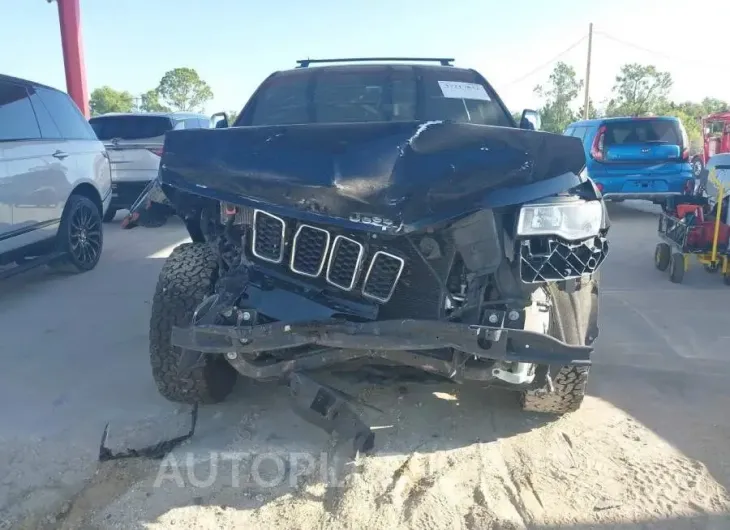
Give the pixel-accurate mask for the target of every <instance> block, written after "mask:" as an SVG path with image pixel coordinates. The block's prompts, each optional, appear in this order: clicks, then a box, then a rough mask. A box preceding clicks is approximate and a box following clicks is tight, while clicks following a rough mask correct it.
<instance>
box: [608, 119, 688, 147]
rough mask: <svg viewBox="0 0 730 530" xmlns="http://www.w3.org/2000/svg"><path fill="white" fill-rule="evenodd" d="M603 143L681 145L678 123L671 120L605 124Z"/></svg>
mask: <svg viewBox="0 0 730 530" xmlns="http://www.w3.org/2000/svg"><path fill="white" fill-rule="evenodd" d="M604 141H605V145H607V146H609V145H629V144H648V143H662V144H671V145H680V146H681V145H683V142H682V132H681V130H680V127H679V124H678V123H677V122H675V121H672V120H631V121H620V122H609V123H607V124H606V136H605V139H604Z"/></svg>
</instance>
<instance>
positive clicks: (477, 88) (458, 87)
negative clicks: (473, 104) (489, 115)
mask: <svg viewBox="0 0 730 530" xmlns="http://www.w3.org/2000/svg"><path fill="white" fill-rule="evenodd" d="M439 86H440V87H441V93H442V94H443V95H444V97H445V98H454V99H478V100H481V101H491V99H489V95H488V94H487V91H486V90H485V88H484V87H483V86H482V85H480V84H478V83H461V82H458V81H439Z"/></svg>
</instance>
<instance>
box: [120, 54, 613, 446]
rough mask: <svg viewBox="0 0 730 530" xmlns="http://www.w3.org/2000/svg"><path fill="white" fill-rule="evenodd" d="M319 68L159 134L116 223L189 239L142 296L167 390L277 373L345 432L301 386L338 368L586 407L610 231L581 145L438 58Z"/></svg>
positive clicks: (340, 401)
mask: <svg viewBox="0 0 730 530" xmlns="http://www.w3.org/2000/svg"><path fill="white" fill-rule="evenodd" d="M310 62H311V61H300V65H299V67H298V68H295V69H292V70H288V71H283V72H276V73H274V74H272V75H271V76H269V77H268V78H267V79H266V80H265V81H264V82H263V83H262V84H261V86H260V87H259V88H258V89H257V90H256V92H255V93H254V95H253V96H252V97H251V99H250V101H249V102H248V103H247V104H246V106H245V107H244V108H243V110H242V112H241V113H240V115H239V116H238V118H237V119H236V121H235V123H233V124H232V126H231V127H228V124H227V123H226V122H225V121H224V126H223V127H218V128H216V129H208V130H203V129H199V130H182V131H172V132H170V133H168V134H167V137H166V139H165V146H164V155H163V158H162V162H161V168H160V173H159V178H158V179H157V181H155V182H153V183H152V184H151V185H150V186H149V187H148V189H147V190H146V192H145V193H144V194H143V195H142V196H141V197H140V199H139V200H138V201H137V203H136V205H135V206H134V208H133V209H132V212H131V213H130V215H129V216H128V218H127V219H126V220H125V225H126V226H127V227H132V226H135V225H137V224H144V223H145V220H146V219H151V218H153V217H154V216H155V211H156V209H158V208H161V209H169V208H174V210H175V212H176V213H177V215H179V216H180V217H181V218H182V219H183V220H184V222H185V224H186V226H187V229H188V231H189V233H190V237H191V239H192V243H187V244H183V245H180V246H179V247H177V248H176V249H175V250H174V251H173V252H172V254H171V255H170V257H169V258H168V259H167V262H166V263H165V265H164V267H163V269H162V272H161V273H160V277H159V282H158V285H157V290H156V292H155V296H154V303H153V307H152V317H151V324H150V325H151V330H150V353H151V360H152V370H153V374H154V378H155V381H156V382H157V385H158V387H159V390H160V392H161V393H162V394H163V395H164V396H165V397H167V398H168V399H170V400H173V401H181V402H190V403H213V402H218V401H220V400H222V399H224V398H225V397H226V395H227V394H228V393H229V392H230V391H231V389H232V387H233V385H234V383H235V380H236V378H237V374H238V373H240V374H243V375H245V376H246V377H250V378H254V379H259V380H268V379H279V378H289V383H290V388H291V392H292V394H293V395H294V396H295V397H296V398H297V399H295V403H297V404H298V407H300V408H301V410H300V412H301V413H304V414H306V415H308V417H309V419H310V420H311V421H314V422H315V423H319V424H320V425H322V426H323V427H325V428H326V429H328V430H330V431H331V430H337V429H346V428H347V427H345V423H347V422H343V423H339V424H338V423H337V422H338V418H339V419H341V418H342V417H347V418H348V421H350V420H352V418H353V414H354V413H352V411H351V410H350V409H349V408H348V406H347V399H346V398H345V397H343V394H341V393H340V392H338V391H336V390H334V389H332V388H329V387H327V386H326V385H324V384H321V383H319V382H317V381H316V380H315V379H314V377H313V376H314V374H315V373H316V371H317V370H321V369H323V368H327V369H334V368H335V367H337V369H340V368H341V367H342V366H346V365H348V364H349V365H351V366H352V367H357V368H358V369H363V368H364V367H369V368H373V367H377V368H378V369H379V370H380V372H381V373H389V372H390V373H393V374H395V373H398V372H399V371H400V370H413V369H415V370H417V371H419V373H424V372H427V373H430V374H439V375H440V376H443V377H444V378H448V379H451V380H453V381H456V382H463V381H467V380H473V381H478V382H480V383H482V384H486V385H490V386H500V387H504V388H507V389H512V390H516V391H519V392H520V393H521V396H522V399H521V401H522V405H523V407H524V408H525V409H526V410H531V411H542V412H551V413H557V414H562V413H566V412H569V411H574V410H576V409H577V408H578V407H579V406H580V404H581V401H582V400H583V396H584V392H585V386H586V380H587V377H588V371H589V368H590V358H591V353H592V350H593V343H594V340H595V339H596V337H597V336H598V325H597V317H598V274H597V270H598V268H599V267H600V265H601V263H602V262H603V261H604V258H605V257H606V253H607V250H608V245H607V239H606V236H607V232H608V227H609V222H608V218H607V215H606V211H605V208H604V204H603V201H602V199H601V195H600V192H599V191H598V190H597V189H596V187H595V186H594V185H593V183H592V182H591V181H590V180H589V179H587V178H585V177H582V176H581V171H582V169H583V167H584V165H585V159H584V155H583V147H582V145H581V143H580V141H578V140H576V139H575V138H571V137H568V136H561V135H557V134H549V133H544V132H538V131H536V130H534V126H533V125H532V122H531V121H530V120H529V119H528V118H529V111H526V113H525V114H523V121H522V123H521V124H520V126H518V125H517V124H516V123H515V122H514V120H513V118H512V116H511V114H510V113H509V112H508V110H507V108H506V107H505V105H504V104H503V102H502V101H501V99H500V98H499V96H498V95H497V94H496V93H495V91H494V90H493V89H492V87H491V86H490V85H489V83H487V81H486V80H485V79H484V78H483V77H482V76H481V75H479V74H478V73H477V72H475V71H474V70H468V69H461V68H455V67H453V66H451V63H450V60H440V63H441V64H439V65H428V64H427V65H419V64H414V63H415V61H409V62H405V61H401V62H397V63H395V64H393V63H388V62H386V61H384V60H383V61H379V62H378V61H375V62H374V63H370V64H363V63H364V62H365V61H361V62H358V61H353V60H347V64H327V65H325V66H316V67H312V66H310ZM322 62H325V61H322ZM352 421H354V422H355V424H357V421H356V420H352ZM357 425H359V427H358V428H361V427H362V425H361V424H357ZM355 434H356V433H355Z"/></svg>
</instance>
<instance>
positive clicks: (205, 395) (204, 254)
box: [150, 243, 237, 403]
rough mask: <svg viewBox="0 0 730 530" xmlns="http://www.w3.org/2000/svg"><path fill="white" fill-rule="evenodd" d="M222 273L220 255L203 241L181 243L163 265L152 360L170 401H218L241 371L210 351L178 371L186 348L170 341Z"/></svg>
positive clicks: (153, 321)
mask: <svg viewBox="0 0 730 530" xmlns="http://www.w3.org/2000/svg"><path fill="white" fill-rule="evenodd" d="M217 278H218V262H217V260H216V257H215V255H214V254H213V252H212V251H211V250H210V249H209V248H208V246H207V245H205V244H200V243H184V244H182V245H180V246H178V247H176V248H175V250H173V251H172V253H171V254H170V257H168V258H167V260H166V261H165V265H164V266H163V267H162V271H160V277H159V279H158V281H157V289H156V290H155V297H154V299H153V302H152V315H151V317H150V363H151V365H152V376H153V377H154V379H155V383H156V384H157V388H158V389H159V391H160V394H162V395H163V396H164V397H165V398H167V399H169V400H170V401H176V402H180V403H218V402H220V401H223V400H224V399H225V398H226V397H227V396H228V394H230V393H231V390H233V386H234V385H235V383H236V379H237V372H236V371H235V370H234V369H233V367H232V366H231V365H230V364H228V362H227V361H226V360H225V359H224V358H223V356H213V355H206V356H205V357H204V360H203V362H202V364H201V365H199V366H197V367H195V368H193V369H192V370H190V371H188V372H187V373H184V374H181V373H179V370H178V366H179V359H180V355H181V350H180V349H179V348H175V347H173V346H172V345H171V344H170V338H171V334H172V328H173V326H186V325H189V324H190V322H191V320H192V317H193V311H195V308H196V307H197V306H198V305H199V304H200V302H202V301H203V299H204V298H205V297H206V296H208V295H210V294H212V293H213V289H214V286H215V282H216V280H217Z"/></svg>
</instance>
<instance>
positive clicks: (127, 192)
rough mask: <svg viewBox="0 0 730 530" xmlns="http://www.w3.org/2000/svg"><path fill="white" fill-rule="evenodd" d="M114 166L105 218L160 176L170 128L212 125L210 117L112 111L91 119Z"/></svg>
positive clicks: (176, 113) (134, 199)
mask: <svg viewBox="0 0 730 530" xmlns="http://www.w3.org/2000/svg"><path fill="white" fill-rule="evenodd" d="M89 123H90V124H91V126H92V127H93V128H94V131H95V132H96V135H97V137H98V138H99V140H101V141H102V142H104V146H105V147H106V150H107V152H108V153H109V158H110V161H111V166H112V202H111V206H110V207H109V210H107V212H106V216H105V217H104V221H106V222H109V221H111V220H112V219H114V216H115V215H116V213H117V210H127V209H129V207H130V206H132V204H134V202H135V201H136V200H137V198H138V197H139V195H140V194H141V193H142V191H144V189H145V187H146V186H147V184H149V183H150V181H151V180H153V179H154V178H155V177H157V171H158V169H159V167H160V157H161V156H162V146H163V145H164V143H165V133H166V132H167V131H172V130H179V129H200V128H206V129H207V128H209V127H210V118H209V117H208V116H206V115H204V114H193V113H189V112H131V113H109V114H102V115H101V116H94V117H93V118H91V119H90V120H89Z"/></svg>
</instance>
